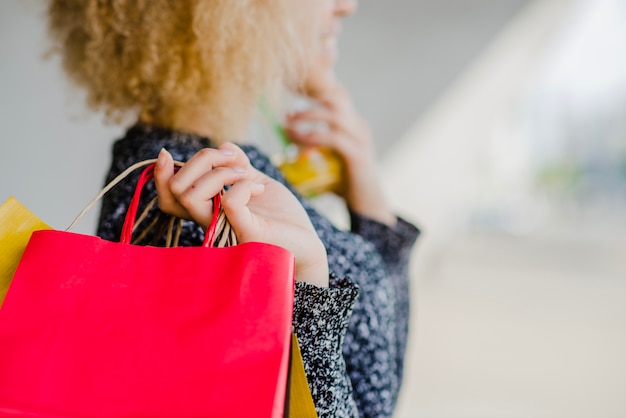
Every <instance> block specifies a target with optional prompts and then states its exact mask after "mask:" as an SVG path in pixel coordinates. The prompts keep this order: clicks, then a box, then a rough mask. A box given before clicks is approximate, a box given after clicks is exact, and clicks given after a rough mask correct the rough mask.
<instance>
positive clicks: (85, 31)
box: [48, 0, 314, 141]
mask: <svg viewBox="0 0 626 418" xmlns="http://www.w3.org/2000/svg"><path fill="white" fill-rule="evenodd" d="M309 4H310V5H311V7H313V5H312V2H311V1H302V0H299V1H297V0H50V3H49V7H48V17H49V32H50V35H51V37H52V41H53V43H54V45H55V49H57V50H58V51H59V52H60V53H61V55H62V58H63V65H64V68H65V70H66V72H67V73H68V75H69V76H70V79H71V80H73V81H74V82H75V83H77V84H78V85H79V86H82V87H83V88H85V89H86V90H87V102H88V105H89V107H90V108H92V109H94V110H104V111H105V113H106V115H107V117H108V119H110V120H113V121H117V122H119V121H121V120H123V119H124V117H125V116H126V115H128V114H135V115H137V114H142V115H145V116H147V117H148V118H150V119H152V120H155V121H159V122H160V123H162V124H166V125H168V126H171V127H174V128H178V127H179V126H178V125H179V121H180V119H181V112H183V111H184V109H186V108H189V107H193V108H198V107H199V108H202V109H205V110H206V116H207V118H211V123H212V127H214V131H213V132H212V133H211V134H212V136H213V137H214V139H217V140H218V141H219V140H224V139H233V138H232V137H231V136H232V135H233V132H236V131H237V130H241V126H237V125H239V124H241V123H242V120H241V118H240V115H241V113H242V109H245V108H246V107H249V106H252V105H253V104H254V102H255V101H256V100H257V99H258V97H259V96H260V95H261V94H263V93H265V92H266V91H267V90H271V89H272V88H276V87H277V86H278V85H279V84H284V83H287V84H290V85H291V86H292V87H293V86H294V84H297V83H298V82H300V81H301V77H299V75H302V74H304V70H305V68H306V66H307V65H308V64H307V59H306V57H305V55H306V54H305V53H304V52H305V51H306V50H307V45H306V44H307V43H310V42H313V39H314V29H313V25H311V24H309V26H308V28H310V29H311V30H309V31H307V30H306V29H307V26H306V25H305V26H302V25H300V23H301V22H303V20H302V19H301V17H302V16H299V15H298V14H301V15H308V16H309V19H310V16H312V15H314V13H313V14H311V13H310V12H311V10H307V5H309Z"/></svg>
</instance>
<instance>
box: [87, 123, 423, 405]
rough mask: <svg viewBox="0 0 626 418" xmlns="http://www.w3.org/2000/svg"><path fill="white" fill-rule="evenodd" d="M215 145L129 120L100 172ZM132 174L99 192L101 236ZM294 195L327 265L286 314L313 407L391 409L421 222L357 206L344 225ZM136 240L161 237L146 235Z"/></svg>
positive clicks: (125, 197) (267, 168)
mask: <svg viewBox="0 0 626 418" xmlns="http://www.w3.org/2000/svg"><path fill="white" fill-rule="evenodd" d="M214 146H215V145H214V144H213V143H212V142H211V141H210V140H209V139H208V138H204V137H201V136H197V135H194V134H190V133H186V132H180V131H174V130H170V129H167V128H163V127H157V126H152V125H136V126H134V127H132V128H130V129H129V130H128V131H127V133H126V135H125V137H124V138H122V139H120V140H118V141H116V142H115V144H114V147H113V159H112V161H113V162H112V165H111V169H110V172H109V174H108V179H107V181H110V180H111V179H113V178H114V177H115V176H117V175H118V174H119V173H121V172H122V171H123V170H124V169H126V168H127V167H129V166H130V165H132V164H133V163H136V162H138V161H142V160H146V159H150V158H156V156H157V155H158V153H159V151H160V150H161V148H165V149H167V150H168V151H169V152H170V153H171V154H172V156H173V157H174V159H176V160H180V161H186V160H188V159H189V158H190V157H191V156H192V155H194V154H195V153H196V152H198V151H199V150H200V149H202V148H206V147H214ZM242 149H243V150H244V151H245V152H246V154H247V155H248V157H249V159H250V162H251V163H252V165H253V166H254V167H256V168H257V169H258V170H260V171H262V172H263V173H265V174H267V175H268V176H270V177H272V178H274V179H276V180H278V181H279V182H281V183H283V184H286V185H287V187H289V188H290V189H291V186H289V185H288V184H287V183H286V182H285V180H284V178H283V177H282V175H281V174H280V172H279V171H278V170H277V169H276V168H275V167H274V166H273V165H272V164H271V162H270V161H269V159H268V158H267V157H266V156H265V155H264V154H263V153H262V152H261V151H259V150H258V149H257V148H255V147H253V146H242ZM137 176H138V174H136V175H134V176H131V177H129V178H128V179H126V180H125V181H124V182H122V183H121V184H120V185H119V186H118V187H116V188H114V189H113V190H112V191H111V192H110V193H109V194H108V195H107V196H106V197H105V199H104V201H103V205H102V212H101V214H100V222H99V227H98V235H99V236H101V237H102V238H105V239H108V240H113V241H117V240H119V237H120V232H121V228H122V224H123V221H124V215H125V213H126V210H127V206H128V203H129V201H130V199H131V196H132V193H133V191H134V186H135V183H136V180H137ZM292 191H293V189H292ZM144 194H145V199H143V201H144V202H147V201H149V200H150V196H152V197H153V196H155V194H156V191H155V189H154V187H153V185H149V186H148V187H147V188H146V190H145V191H144ZM296 196H297V194H296ZM298 198H299V199H300V202H301V203H302V205H303V206H304V208H305V209H306V210H307V213H308V215H309V217H310V218H311V221H312V223H313V225H314V227H315V228H316V230H317V233H318V235H319V237H320V239H321V240H322V242H323V243H324V244H325V246H326V250H327V253H328V264H329V269H330V272H331V276H330V286H329V287H328V288H318V287H316V286H313V285H309V284H305V283H297V284H296V293H295V307H294V314H293V330H294V332H295V333H296V334H297V335H298V339H299V342H300V346H301V349H302V357H303V361H304V366H305V370H306V373H307V377H308V380H309V385H310V387H311V393H312V395H313V399H314V401H315V407H316V409H317V412H318V415H319V416H320V417H357V416H361V417H390V416H391V415H392V414H393V410H394V407H395V404H396V401H397V397H398V392H399V390H400V384H401V381H402V370H403V363H404V352H405V348H406V341H407V331H408V318H409V280H408V262H409V256H410V252H411V248H412V247H413V244H414V243H415V241H416V239H417V237H418V236H419V231H418V230H417V229H416V228H415V227H414V226H413V225H411V224H410V223H408V222H406V221H404V220H403V219H400V218H398V222H397V224H396V226H395V227H393V228H390V227H388V226H386V225H383V224H380V223H378V222H375V221H373V220H370V219H367V218H365V217H362V216H359V215H357V214H355V213H351V214H350V215H351V223H352V227H351V231H350V232H347V231H341V230H339V229H337V228H335V227H334V226H333V225H332V224H331V223H330V222H329V221H328V220H327V219H326V218H324V217H323V216H322V215H320V214H319V213H318V212H317V211H315V210H314V209H313V208H312V207H311V205H310V204H309V203H308V202H307V201H306V200H304V199H303V198H301V197H299V196H298ZM140 210H141V207H140ZM160 216H161V214H160V212H159V210H158V209H155V210H153V211H152V213H151V214H150V217H151V218H152V219H154V218H157V217H160ZM159 224H160V222H158V221H157V225H159ZM155 231H158V228H157V229H155ZM154 235H155V236H159V237H160V236H161V234H158V233H155V234H154ZM203 236H204V231H202V229H201V228H200V227H198V226H197V225H195V224H194V223H193V222H185V224H184V229H183V233H182V236H181V239H180V245H190V246H191V245H199V244H200V243H201V242H202V239H203ZM143 244H154V245H159V244H161V242H158V240H155V238H153V237H151V236H150V235H148V236H147V237H146V238H145V240H144V242H143Z"/></svg>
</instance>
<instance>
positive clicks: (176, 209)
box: [154, 148, 189, 219]
mask: <svg viewBox="0 0 626 418" xmlns="http://www.w3.org/2000/svg"><path fill="white" fill-rule="evenodd" d="M174 174H175V173H174V159H173V158H172V155H171V154H170V153H169V152H167V151H166V150H165V148H163V149H161V152H159V157H158V159H157V163H156V167H155V169H154V182H155V184H156V189H157V196H158V198H159V208H161V210H162V211H164V212H167V213H169V214H171V215H174V216H177V217H179V218H185V219H188V218H189V213H187V211H186V210H185V208H183V207H182V206H180V205H179V204H178V201H177V200H176V197H175V196H174V194H173V193H172V191H171V190H170V187H169V184H170V181H171V180H172V178H173V177H174Z"/></svg>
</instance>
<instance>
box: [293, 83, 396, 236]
mask: <svg viewBox="0 0 626 418" xmlns="http://www.w3.org/2000/svg"><path fill="white" fill-rule="evenodd" d="M308 94H309V96H310V97H311V98H312V99H314V100H315V101H316V102H317V103H318V104H319V105H318V106H316V107H314V108H312V109H309V110H306V111H303V112H297V113H293V114H291V115H288V117H287V122H286V126H285V131H286V132H287V135H288V136H289V137H290V139H291V140H292V141H293V142H295V143H297V144H299V145H303V146H316V147H327V148H330V149H333V150H334V151H335V152H337V154H339V156H340V157H341V158H342V159H343V162H344V165H345V173H346V176H347V178H346V183H345V184H346V187H345V191H344V193H343V196H342V197H343V198H344V199H345V200H346V203H347V205H348V207H349V208H350V209H351V210H352V211H354V212H356V213H358V214H361V215H363V216H367V217H369V218H371V219H375V220H377V221H379V222H382V223H385V224H387V225H390V226H393V225H394V224H395V222H396V217H395V216H394V215H393V213H392V212H391V211H390V210H389V208H388V206H387V204H386V203H385V199H384V196H383V193H382V187H381V186H380V181H379V178H378V175H377V170H376V155H375V150H374V145H373V141H372V135H371V132H370V129H369V126H368V124H367V123H366V122H365V121H364V120H363V119H362V118H361V117H360V116H359V114H358V113H357V112H356V110H355V108H354V105H353V103H352V99H351V97H350V94H349V93H348V91H347V90H346V89H345V88H344V87H343V86H342V85H340V84H339V83H338V82H337V81H335V79H334V78H330V77H329V78H328V81H327V83H326V85H325V86H323V87H322V86H318V88H317V89H316V90H315V91H310V92H308ZM303 123H306V125H308V126H310V125H311V124H312V123H313V124H319V123H323V124H325V125H327V126H328V129H319V130H315V131H310V130H307V131H302V130H301V129H298V127H299V125H300V126H302V124H303Z"/></svg>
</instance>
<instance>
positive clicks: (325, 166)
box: [279, 148, 343, 197]
mask: <svg viewBox="0 0 626 418" xmlns="http://www.w3.org/2000/svg"><path fill="white" fill-rule="evenodd" d="M279 168H280V170H281V171H282V173H283V175H284V176H285V178H286V179H287V181H288V182H289V183H291V184H292V185H293V186H294V188H295V189H296V190H297V191H298V193H300V194H301V195H302V196H304V197H314V196H316V195H320V194H323V193H326V192H333V193H339V192H340V191H341V188H342V172H343V164H342V161H341V158H340V157H339V156H338V155H337V154H336V153H335V152H334V151H332V150H331V149H328V148H304V149H302V150H300V152H299V153H298V155H297V156H296V157H295V158H292V159H287V160H286V161H284V162H283V163H281V164H280V165H279Z"/></svg>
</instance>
